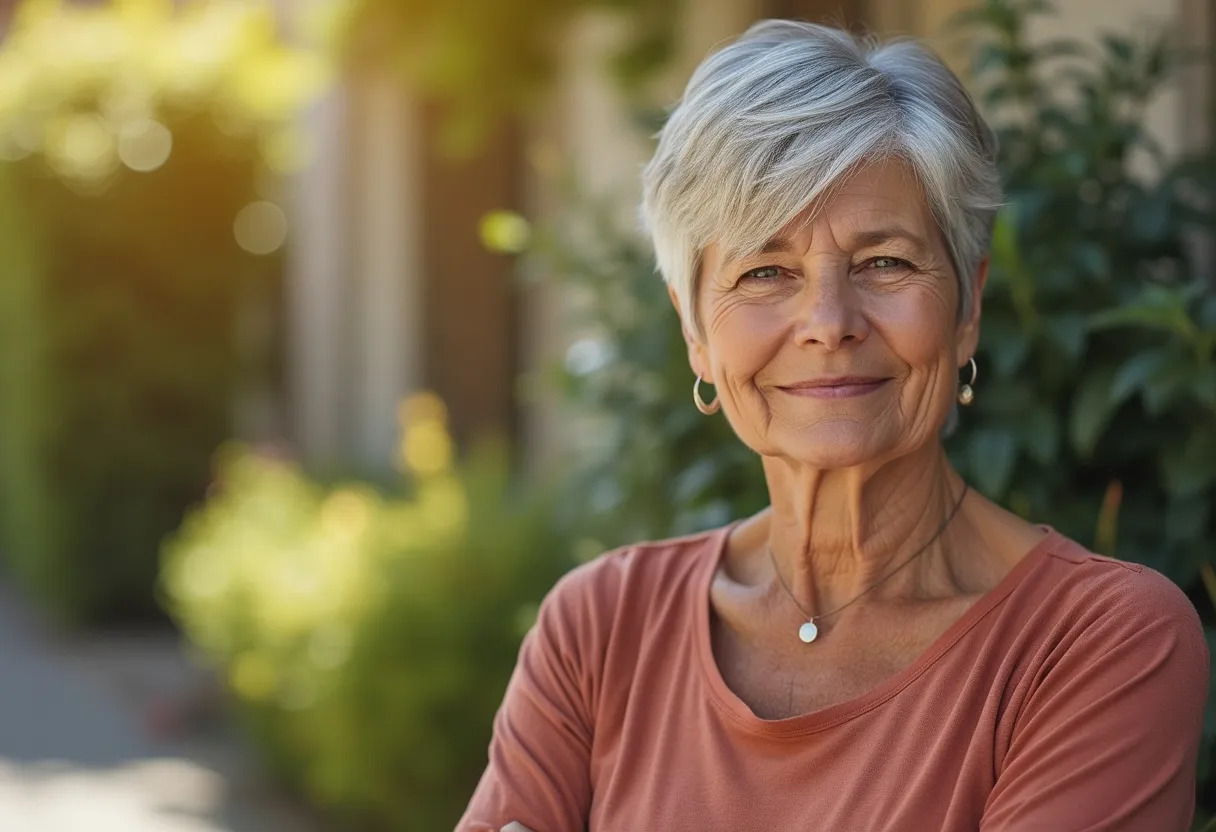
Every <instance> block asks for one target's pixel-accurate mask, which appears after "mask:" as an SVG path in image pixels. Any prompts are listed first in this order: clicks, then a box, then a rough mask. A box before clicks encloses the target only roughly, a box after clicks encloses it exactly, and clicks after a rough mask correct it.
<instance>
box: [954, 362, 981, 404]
mask: <svg viewBox="0 0 1216 832" xmlns="http://www.w3.org/2000/svg"><path fill="white" fill-rule="evenodd" d="M967 360H968V361H970V362H971V381H968V382H965V383H964V384H963V386H962V387H960V388H959V389H958V403H959V404H961V405H963V406H964V407H966V406H967V405H969V404H971V403H972V402H973V401H975V388H974V387H972V385H973V384H975V378H976V376H978V375H979V369H978V368H977V367H976V366H975V358H969V359H967Z"/></svg>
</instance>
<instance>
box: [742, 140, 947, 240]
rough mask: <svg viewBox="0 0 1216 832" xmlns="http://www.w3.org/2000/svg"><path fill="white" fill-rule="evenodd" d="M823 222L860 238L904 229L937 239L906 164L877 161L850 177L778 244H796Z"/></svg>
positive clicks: (810, 209)
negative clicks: (788, 241)
mask: <svg viewBox="0 0 1216 832" xmlns="http://www.w3.org/2000/svg"><path fill="white" fill-rule="evenodd" d="M821 221H826V222H828V223H829V224H830V225H832V226H833V227H834V228H839V229H840V230H843V231H845V232H853V233H856V234H866V233H867V232H870V231H876V230H882V231H888V232H894V231H901V230H902V231H904V232H907V233H909V234H913V235H916V236H919V237H920V238H921V239H923V240H925V241H930V240H932V239H933V237H934V236H935V235H934V234H933V233H932V232H933V230H934V229H935V228H936V222H935V221H934V218H933V212H932V210H931V209H930V207H929V203H928V201H927V200H926V199H925V195H924V191H923V189H922V188H921V186H920V182H919V180H918V179H917V178H916V175H915V174H914V173H913V172H912V169H911V168H910V167H909V166H908V165H907V164H906V163H905V162H903V161H902V160H900V159H883V160H880V161H876V162H872V163H870V164H867V165H865V166H863V167H860V168H858V169H857V170H855V171H853V172H851V173H849V174H848V175H846V176H845V177H843V179H842V180H841V181H840V183H839V184H837V185H836V186H835V187H833V188H832V189H831V190H830V191H829V192H828V193H827V194H826V195H825V196H824V197H823V198H821V199H819V200H816V201H815V202H813V203H811V204H809V205H807V206H806V207H805V208H803V209H802V211H800V212H799V213H798V215H797V216H796V217H794V218H793V219H792V220H790V221H789V222H788V223H786V224H785V226H784V227H782V228H781V230H780V231H778V232H777V234H775V235H774V237H773V240H782V239H791V238H793V237H795V236H797V235H798V234H800V233H805V231H806V230H807V229H808V228H809V226H811V225H812V224H813V223H815V222H821ZM770 242H772V241H770ZM771 247H772V246H771V245H765V246H764V248H766V249H770V248H771Z"/></svg>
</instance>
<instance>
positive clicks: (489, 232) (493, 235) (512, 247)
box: [480, 211, 532, 254]
mask: <svg viewBox="0 0 1216 832" xmlns="http://www.w3.org/2000/svg"><path fill="white" fill-rule="evenodd" d="M480 231H481V244H482V245H484V246H485V247H486V248H487V249H489V250H490V251H494V252H498V253H499V254H519V253H520V252H521V251H523V250H525V249H526V248H527V247H528V243H529V242H530V241H531V239H532V226H531V225H530V224H529V223H528V221H527V220H526V219H524V218H523V217H522V216H520V215H519V214H517V213H515V212H514V211H491V212H490V213H488V214H486V215H485V216H484V217H482V218H481V227H480Z"/></svg>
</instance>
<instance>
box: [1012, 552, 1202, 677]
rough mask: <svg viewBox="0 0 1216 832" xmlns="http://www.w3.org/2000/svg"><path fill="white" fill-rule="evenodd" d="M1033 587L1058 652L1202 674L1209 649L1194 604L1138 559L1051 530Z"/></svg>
mask: <svg viewBox="0 0 1216 832" xmlns="http://www.w3.org/2000/svg"><path fill="white" fill-rule="evenodd" d="M1047 556H1048V557H1047V558H1046V559H1045V560H1046V561H1047V568H1046V569H1044V570H1043V571H1042V572H1041V573H1040V576H1039V577H1040V579H1039V581H1038V582H1037V583H1038V587H1037V591H1036V593H1035V594H1036V595H1037V596H1038V597H1037V601H1038V603H1039V608H1040V609H1041V610H1042V611H1043V613H1044V614H1045V615H1046V616H1047V617H1048V618H1049V622H1044V623H1050V629H1051V632H1052V634H1053V638H1051V639H1050V642H1051V646H1052V647H1053V648H1054V651H1053V652H1054V653H1055V655H1056V658H1059V657H1060V656H1061V654H1063V653H1070V654H1072V655H1074V656H1088V657H1089V658H1090V659H1093V660H1097V659H1098V658H1100V657H1107V658H1109V659H1121V660H1124V661H1127V662H1129V663H1130V664H1135V663H1136V662H1141V661H1148V660H1150V659H1162V660H1164V659H1166V658H1167V657H1170V656H1172V657H1173V659H1174V660H1175V661H1178V662H1181V663H1185V664H1189V665H1190V666H1191V668H1192V669H1193V670H1194V671H1195V672H1196V674H1197V675H1199V671H1202V674H1201V675H1202V677H1203V679H1204V680H1206V678H1207V675H1208V671H1207V668H1208V665H1209V661H1210V659H1209V654H1208V647H1207V639H1206V637H1205V634H1204V630H1203V625H1202V624H1201V622H1200V619H1199V614H1198V612H1197V611H1196V609H1195V606H1194V605H1193V604H1192V603H1191V601H1190V599H1189V598H1187V596H1186V594H1185V593H1184V592H1183V591H1182V589H1180V588H1179V587H1178V585H1177V584H1175V583H1174V582H1173V581H1171V580H1170V579H1169V578H1167V577H1166V576H1165V575H1162V574H1161V573H1160V572H1158V571H1157V570H1155V569H1152V568H1151V567H1148V566H1145V565H1143V564H1139V563H1132V562H1128V561H1123V560H1119V559H1117V558H1112V557H1106V556H1103V555H1099V554H1096V553H1094V552H1091V551H1089V550H1088V549H1086V548H1085V547H1084V546H1082V545H1081V544H1079V543H1077V542H1076V541H1073V540H1071V539H1069V538H1066V537H1064V536H1063V535H1060V534H1058V533H1054V539H1053V541H1051V545H1050V548H1049V549H1048V551H1047Z"/></svg>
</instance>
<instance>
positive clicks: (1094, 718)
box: [981, 570, 1210, 832]
mask: <svg viewBox="0 0 1216 832" xmlns="http://www.w3.org/2000/svg"><path fill="white" fill-rule="evenodd" d="M1127 576H1128V581H1129V584H1128V586H1129V589H1128V591H1126V592H1123V593H1120V594H1118V595H1117V596H1114V597H1108V598H1096V599H1094V605H1095V608H1100V610H1101V612H1100V614H1095V615H1094V617H1093V618H1092V619H1090V620H1085V621H1082V622H1078V626H1077V627H1076V628H1075V629H1076V635H1075V637H1074V638H1072V639H1069V640H1066V641H1063V642H1061V643H1059V644H1057V645H1055V647H1054V648H1053V650H1052V652H1051V654H1050V655H1049V656H1048V657H1047V658H1046V660H1045V661H1044V664H1043V667H1042V669H1041V670H1040V672H1039V674H1038V678H1037V679H1036V687H1035V689H1034V690H1033V692H1032V693H1031V694H1030V695H1029V697H1028V698H1027V701H1026V703H1025V705H1024V708H1023V710H1022V711H1021V713H1019V715H1018V718H1017V723H1016V727H1015V729H1014V732H1013V738H1012V741H1011V743H1010V745H1009V750H1008V754H1007V755H1006V757H1005V759H1004V761H1003V763H1002V765H1001V767H1000V769H999V772H998V775H997V781H996V786H995V788H994V789H993V791H992V793H991V795H990V796H989V799H988V802H987V806H986V807H985V812H984V816H983V822H982V824H981V829H982V830H983V832H1031V830H1041V829H1051V830H1059V832H1080V830H1095V831H1096V830H1119V832H1171V830H1179V832H1185V830H1187V829H1189V827H1190V823H1191V819H1192V816H1193V814H1194V807H1195V766H1196V759H1197V753H1198V743H1199V736H1200V729H1201V726H1202V722H1203V710H1204V702H1205V700H1206V698H1207V689H1208V680H1209V663H1210V658H1209V655H1208V649H1207V645H1206V642H1205V639H1204V634H1203V629H1202V627H1201V625H1200V623H1199V619H1198V616H1197V615H1196V613H1195V610H1194V608H1193V607H1192V606H1191V603H1190V601H1189V600H1188V599H1187V598H1186V596H1185V595H1183V594H1182V592H1181V591H1180V590H1179V589H1178V588H1177V587H1176V586H1174V585H1173V584H1172V583H1170V582H1169V581H1168V580H1166V579H1165V578H1163V577H1162V576H1160V575H1158V574H1157V573H1155V572H1152V571H1151V570H1145V571H1143V572H1133V571H1130V570H1129V571H1128V573H1127Z"/></svg>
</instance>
